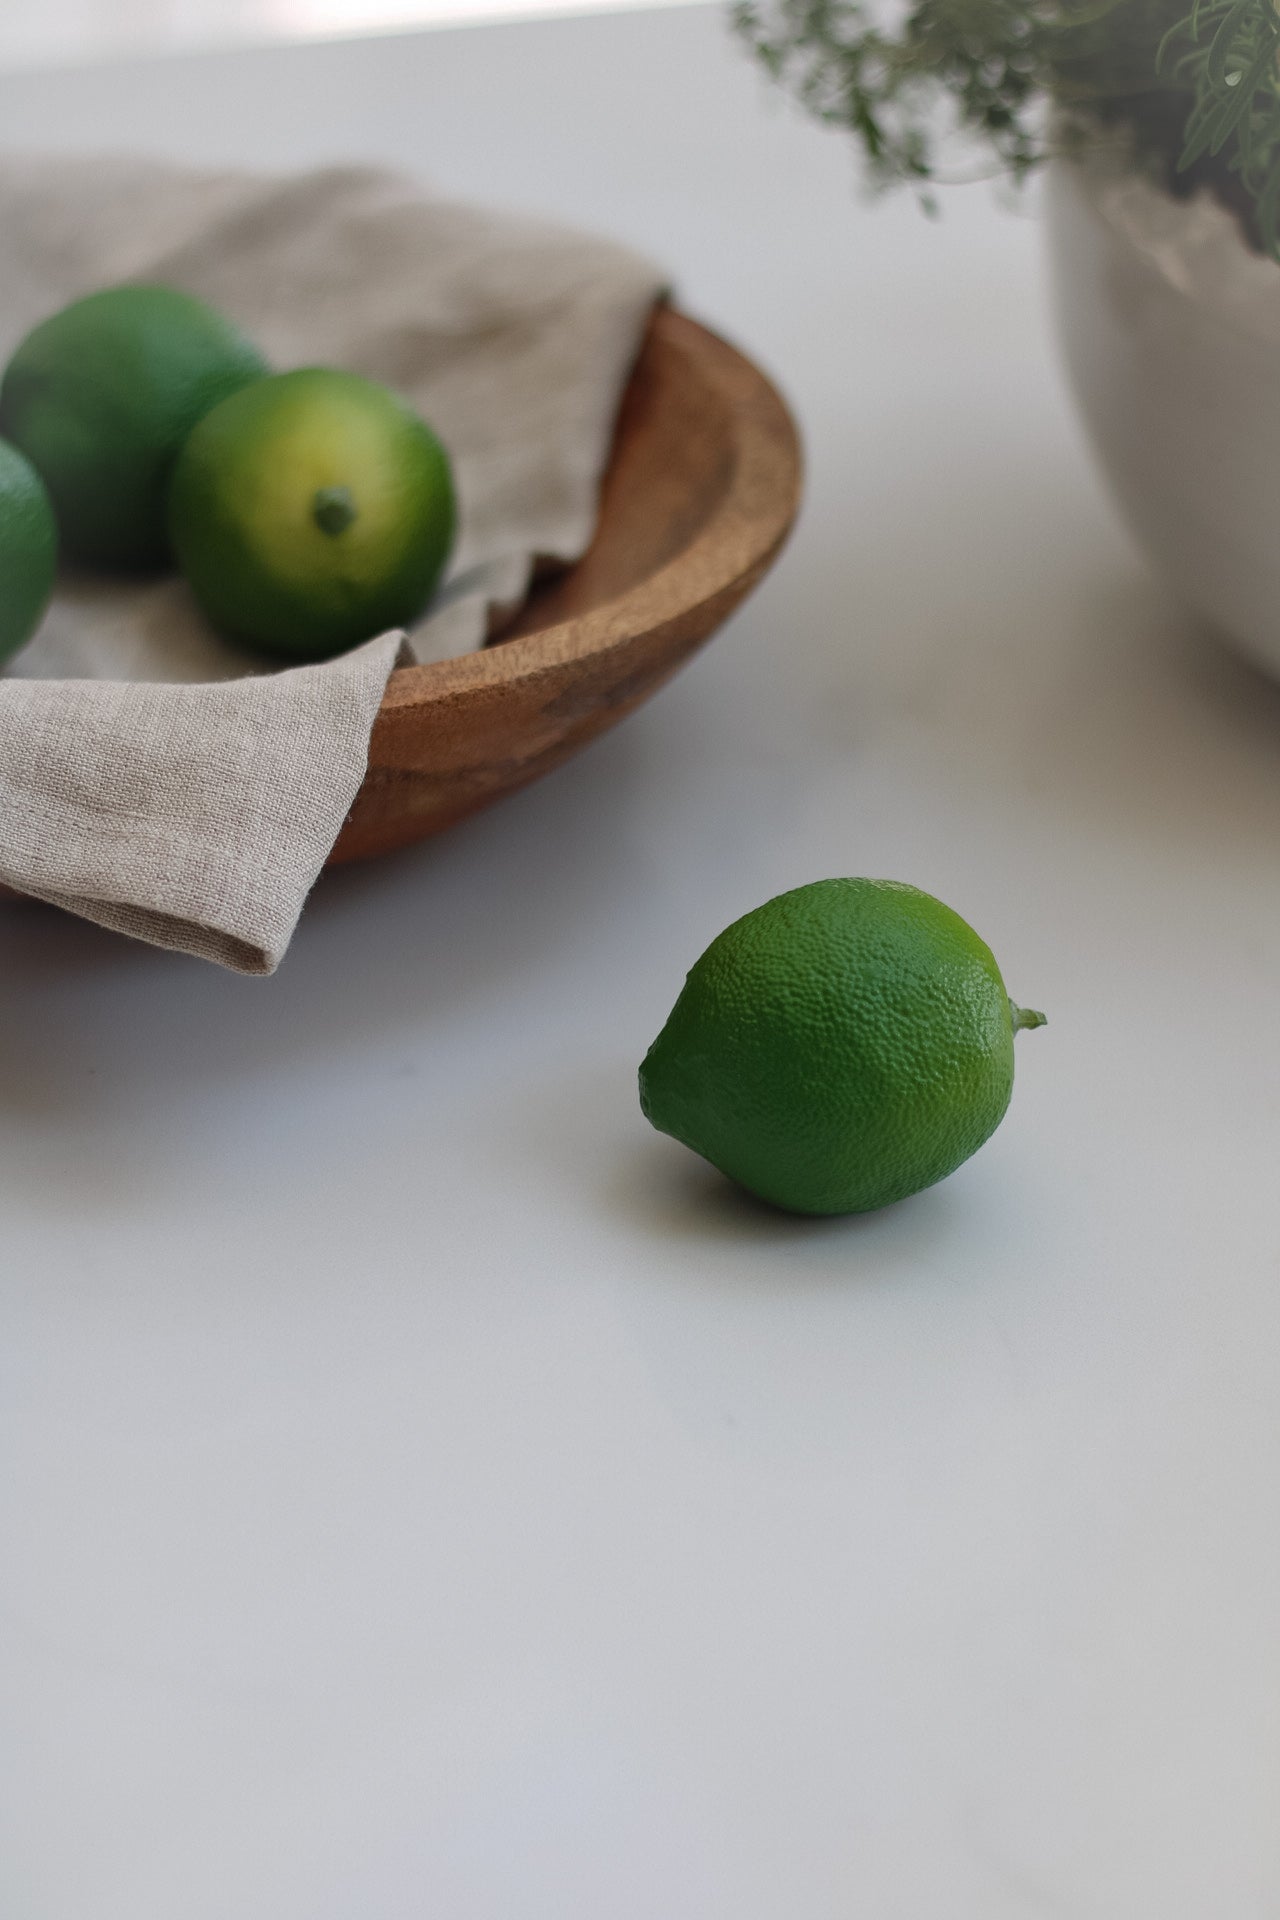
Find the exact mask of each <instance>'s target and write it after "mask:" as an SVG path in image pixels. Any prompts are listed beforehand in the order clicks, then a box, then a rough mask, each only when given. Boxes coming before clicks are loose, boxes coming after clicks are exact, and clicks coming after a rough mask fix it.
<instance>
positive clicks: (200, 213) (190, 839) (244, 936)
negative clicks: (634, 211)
mask: <svg viewBox="0 0 1280 1920" xmlns="http://www.w3.org/2000/svg"><path fill="white" fill-rule="evenodd" d="M0 262H2V263H3V273H2V274H0V360H2V359H4V358H7V356H8V355H9V354H10V353H11V352H12V350H13V348H14V347H15V346H16V345H17V343H18V341H19V340H20V339H21V338H22V336H23V334H24V333H25V332H26V331H27V329H28V328H29V327H30V326H32V325H33V324H34V323H35V322H36V321H37V320H39V319H41V318H42V317H43V316H44V315H45V314H47V313H50V312H52V311H54V310H55V309H56V308H57V307H59V306H62V305H64V304H65V303H66V302H67V301H68V300H70V299H73V298H75V297H76V295H78V294H81V293H85V292H89V291H91V290H92V289H93V288H95V287H99V286H104V285H110V284H112V283H113V282H117V281H122V280H135V281H138V280H140V281H160V282H164V283H166V284H168V285H171V286H177V287H183V288H186V289H187V290H188V291H190V292H192V293H195V294H198V295H199V296H201V297H202V298H203V299H206V300H209V301H212V302H213V303H214V304H215V305H216V306H218V307H220V308H221V309H222V310H223V311H224V312H225V313H227V314H228V315H230V316H231V318H233V319H234V320H236V321H238V322H239V323H240V325H242V326H243V327H244V328H245V329H246V331H247V332H248V333H249V334H250V335H251V336H252V337H253V339H254V340H255V341H256V342H257V343H258V345H259V346H260V347H261V349H262V350H263V352H264V353H265V354H266V355H267V357H268V359H269V360H270V361H271V363H272V365H273V366H275V367H277V368H279V369H284V368H288V367H293V366H303V365H315V364H323V365H331V366H340V367H350V368H352V369H354V370H355V371H357V372H360V373H365V374H369V375H371V376H373V377H374V378H377V379H380V380H385V381H387V382H388V383H389V384H391V385H392V386H394V387H395V388H396V389H397V390H398V391H399V392H401V393H402V394H404V395H405V396H406V398H408V399H409V400H410V401H411V402H412V403H413V405H415V406H416V407H417V408H418V409H419V411H420V412H421V413H422V414H423V415H424V417H425V418H426V419H428V420H429V421H430V422H431V423H432V425H433V426H434V427H435V428H436V430H437V432H438V433H439V434H440V436H441V438H442V439H443V440H444V442H445V444H446V445H447V446H448V448H449V449H450V452H451V454H452V456H453V461H454V469H455V474H456V478H457V483H458V492H459V500H460V507H461V516H460V527H459V538H458V545H457V548H456V551H455V554H454V557H453V560H452V563H451V566H450V569H449V574H448V578H447V579H446V581H445V584H444V587H443V589H442V591H441V592H440V594H439V595H438V596H437V599H436V603H435V604H434V605H433V607H431V608H430V609H429V610H428V613H427V616H426V617H425V619H424V621H423V622H422V624H421V625H420V626H419V627H418V628H417V629H415V631H414V632H413V633H412V634H410V635H409V636H408V640H407V646H408V648H409V649H410V650H411V652H412V654H413V655H414V656H415V657H416V658H417V659H419V660H434V659H442V658H445V657H448V656H449V655H452V654H455V653H461V652H465V651H467V650H468V649H470V648H472V647H476V646H480V645H483V643H484V641H485V638H486V636H487V634H488V632H489V631H490V630H491V628H492V627H493V625H494V624H495V623H496V622H497V621H499V620H500V618H501V615H502V612H503V611H504V610H507V609H509V608H510V607H512V606H513V605H515V604H517V603H518V602H519V600H520V599H521V597H522V596H523V594H524V592H525V590H526V587H527V584H528V580H529V575H530V571H531V567H532V564H533V562H534V560H535V559H537V558H541V557H543V556H547V557H551V558H554V559H557V560H566V561H567V560H572V559H575V558H576V557H577V556H578V555H579V554H581V553H582V552H583V551H584V550H585V548H586V546H587V545H588V543H589V541H590V538H591V534H592V531H593V527H594V522H595V511H596V498H597V493H598V488H599V481H600V477H601V474H602V472H603V468H604V464H605V460H606V458H607V455H608V449H609V442H610V436H611V431H612V426H613V420H614V416H615V413H616V409H617V404H618V400H619V398H620V395H621V392H622V388H623V386H624V385H625V383H626V379H627V375H628V372H629V370H630V367H631V364H632V362H633V360H634V357H635V353H636V350H637V347H638V345H639V341H640V337H641V334H642V332H643V329H644V325H645V321H646V319H647V316H648V313H649V310H650V308H651V307H652V304H653V302H654V300H655V299H656V298H657V297H658V295H659V294H660V292H661V291H662V285H663V282H662V276H661V274H660V273H659V272H658V271H657V269H656V268H655V267H653V266H652V265H651V264H650V263H649V262H647V261H645V260H643V259H640V258H639V257H637V256H636V255H634V254H631V253H629V252H628V251H626V250H625V249H624V248H621V247H618V246H616V245H613V244H612V243H610V242H608V241H603V240H599V239H595V238H591V237H586V236H583V235H579V234H575V233H570V232H566V231H564V230H563V229H560V228H556V227H553V226H549V225H546V224H544V223H542V222H537V221H532V220H527V219H517V218H513V217H510V216H504V215H500V214H495V213H492V212H489V211H482V210H479V209H476V208H474V207H467V206H460V205H456V204H453V203H450V202H447V201H443V200H439V199H435V198H433V197H432V196H430V195H429V194H428V193H426V192H425V191H424V190H423V189H422V188H420V187H418V186H416V185H415V184H413V183H412V182H409V181H406V180H404V179H401V178H398V177H396V176H393V175H388V174H385V173H381V172H375V171H371V170H367V169H350V168H343V169H330V170H326V171H324V172H320V173H311V174H307V175H303V176H297V177H291V178H284V179H281V178H262V177H258V176H252V175H248V174H239V173H236V174H232V173H208V172H194V171H190V170H186V169H179V168H175V167H170V166H163V165H159V164H157V163H154V162H146V161H138V160H130V159H123V158H108V159H103V158H100V157H99V158H94V159H92V160H88V159H86V160H51V159H44V158H39V159H37V158H35V157H24V158H21V159H6V160H3V161H0ZM2 591H3V582H2V581H0V592H2ZM404 644H406V643H405V640H404V636H401V635H399V634H388V635H384V636H383V637H381V638H380V639H376V640H373V641H371V642H370V643H369V644H368V645H366V646H364V647H361V648H359V649H357V650H356V651H355V652H353V653H351V654H348V655H346V656H344V657H343V658H341V659H339V660H336V661H331V662H328V663H326V664H325V665H322V666H314V667H302V668H293V669H289V670H286V671H284V672H270V671H265V670H264V667H263V663H262V662H261V661H258V660H255V659H253V658H251V657H250V656H248V655H245V654H240V653H237V652H236V651H235V650H234V649H232V648H231V647H229V646H228V645H227V644H226V643H225V642H223V641H222V640H220V639H219V638H218V637H217V636H216V635H214V634H213V633H212V632H210V630H209V629H208V628H207V627H206V626H205V624H204V622H203V620H202V619H201V617H200V615H199V613H198V612H197V610H196V608H195V606H194V603H193V602H192V600H191V597H190V595H189V593H188V591H187V589H186V587H185V585H184V583H183V582H182V581H181V580H180V579H178V578H176V577H172V576H170V577H167V578H164V579H160V580H149V581H133V580H129V581H120V580H111V579H107V578H105V577H102V578H99V577H88V576H80V577H77V578H71V577H68V578H67V579H65V580H64V581H63V582H62V583H61V584H60V586H59V588H58V591H57V593H56V595H55V598H54V602H53V605H52V606H51V608H50V610H49V613H48V615H47V617H46V619H45V622H44V624H43V626H42V627H41V629H40V632H39V633H38V634H37V635H36V636H35V638H34V639H33V640H32V641H31V642H30V644H29V645H28V646H27V647H26V648H25V649H24V651H23V652H22V653H21V654H20V655H19V656H18V657H17V658H16V659H15V660H14V661H13V662H11V663H10V666H9V669H8V672H7V675H6V677H5V678H4V679H2V680H0V881H3V882H5V883H7V884H8V885H10V886H12V887H16V888H18V889H19V890H20V891H21V892H23V893H28V894H34V895H37V896H38V897H39V898H41V899H45V900H50V901H53V902H54V903H55V904H56V905H58V906H63V907H67V908H69V909H70V910H71V911H73V912H75V913H80V914H83V915H84V916H85V917H86V918H88V919H91V920H96V921H98V922H100V923H101V924H103V925H105V926H110V927H115V928H118V929H119V930H120V931H121V932H124V933H128V934H132V935H134V936H136V937H137V938H139V939H143V940H150V941H153V942H154V943H155V944H157V945H159V946H165V947H175V948H179V949H182V950H184V951H186V952H189V953H195V954H199V955H201V956H203V957H204V958H205V959H210V960H217V961H220V962H221V963H222V964H223V965H225V966H229V967H234V968H236V969H238V970H240V971H241V972H245V973H270V972H272V971H273V970H274V968H275V967H276V966H277V965H278V964H279V962H280V960H281V958H282V956H283V954H284V951H285V949H286V947H287V946H288V944H289V939H290V936H291V935H292V932H293V928H294V926H295V924H296V922H297V918H298V915H299V913H300V912H301V909H302V905H303V902H304V901H305V899H306V896H307V893H308V891H309V890H310V888H311V886H312V884H313V882H314V880H315V878H316V875H317V874H318V872H319V870H320V868H321V866H322V865H323V863H324V860H325V857H326V855H327V854H328V852H329V850H330V848H331V847H332V845H333V842H334V840H335V839H336V838H337V835H338V831H339V829H340V827H341V825H342V822H343V820H344V818H345V817H346V814H347V812H348V810H349V809H350V807H351V804H352V802H353V800H354V798H355V795H356V792H357V790H358V789H359V786H360V782H361V779H362V778H363V774H364V769H365V763H366V759H367V755H368V744H369V733H370V729H371V727H372V725H373V721H374V717H375V715H376V713H377V710H378V705H379V702H380V700H381V697H382V693H383V689H384V687H385V684H386V680H387V675H388V674H389V672H390V671H391V668H392V665H393V664H394V662H395V659H396V656H397V652H398V650H399V648H400V647H401V646H402V645H404Z"/></svg>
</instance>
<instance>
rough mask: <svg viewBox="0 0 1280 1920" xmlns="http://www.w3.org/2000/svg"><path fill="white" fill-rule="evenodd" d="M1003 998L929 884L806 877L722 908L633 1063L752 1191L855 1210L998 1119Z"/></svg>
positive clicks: (994, 972) (918, 1175)
mask: <svg viewBox="0 0 1280 1920" xmlns="http://www.w3.org/2000/svg"><path fill="white" fill-rule="evenodd" d="M1043 1024H1044V1015H1043V1014H1039V1013H1027V1012H1024V1011H1023V1010H1022V1009H1021V1008H1019V1007H1015V1006H1014V1005H1013V1003H1012V1002H1011V1000H1010V999H1009V996H1008V994H1007V993H1006V992H1005V990H1004V983H1003V981H1002V980H1001V978H1000V971H999V969H998V967H997V966H996V963H995V961H994V960H993V958H992V957H991V953H990V951H989V949H988V948H987V947H986V946H985V945H984V944H983V942H982V941H981V940H980V939H979V938H978V936H977V934H976V933H975V932H974V931H973V929H972V927H970V926H968V925H966V923H965V922H964V921H963V920H962V919H961V918H960V916H959V914H956V913H953V912H952V911H951V909H950V907H945V906H943V904H942V902H941V901H940V900H935V899H934V898H933V897H932V895H930V894H927V893H921V892H920V891H919V890H918V889H917V888H915V887H908V886H903V885H901V884H899V883H898V882H897V881H893V880H819V881H817V882H815V883H814V884H813V885H812V886H807V887H797V888H796V889H795V890H794V891H793V892H791V893H783V894H779V895H778V897H777V898H776V899H774V900H769V901H767V902H766V903H765V905H764V906H762V907H757V908H756V910H755V911H754V913H748V914H746V915H745V916H744V917H743V918H742V919H741V920H735V921H734V923H733V925H732V926H731V927H727V928H726V929H725V931H724V932H723V933H722V934H721V935H720V936H719V938H718V939H716V940H713V941H712V943H711V945H710V946H709V947H708V948H707V951H706V952H705V953H704V954H703V955H702V958H701V959H700V960H699V961H698V962H697V963H696V964H695V966H694V968H693V970H692V972H691V973H690V974H689V977H688V979H687V980H686V982H685V986H684V991H683V992H682V993H681V995H680V998H679V999H678V1000H677V1002H676V1004H675V1007H674V1008H673V1009H672V1013H671V1017H670V1019H669V1020H668V1021H667V1024H666V1026H665V1027H664V1028H663V1030H662V1032H661V1033H660V1034H659V1035H658V1038H657V1039H656V1040H655V1041H654V1043H653V1045H652V1047H650V1049H649V1052H648V1055H647V1056H646V1058H645V1061H644V1064H643V1066H642V1067H641V1069H640V1104H641V1106H642V1108H643V1109H644V1112H645V1114H646V1116H647V1117H648V1118H649V1119H650V1120H651V1121H652V1122H653V1124H654V1126H655V1127H657V1128H658V1129H659V1130H660V1131H661V1132H663V1133H670V1134H674V1136H675V1138H676V1139H677V1140H681V1141H683V1142H684V1144H685V1145H686V1146H689V1147H692V1148H693V1150H694V1152H695V1153H700V1154H702V1155H703V1157H704V1158H705V1159H707V1160H710V1161H711V1162H712V1164H713V1165H714V1166H717V1167H719V1168H720V1170H721V1171H722V1172H723V1173H727V1174H728V1175H729V1176H730V1178H731V1179H733V1180H736V1181H738V1182H739V1184H740V1185H742V1186H744V1187H748V1188H749V1189H750V1190H751V1191H752V1192H753V1193H756V1194H759V1195H760V1197H761V1198H762V1199H764V1200H769V1201H772V1202H773V1203H774V1204H775V1205H776V1206H779V1207H786V1208H788V1209H790V1210H791V1211H792V1212H795V1213H866V1212H869V1211H870V1210H871V1209H872V1208H874V1207H884V1206H887V1205H888V1204H889V1203H890V1201H893V1200H901V1199H903V1198H905V1196H906V1195H907V1194H909V1193H917V1192H919V1190H920V1189H921V1188H922V1187H928V1186H932V1185H933V1183H934V1181H935V1180H941V1179H943V1178H944V1177H945V1175H947V1174H948V1173H952V1172H953V1171H954V1170H955V1168H956V1167H958V1166H959V1165H960V1163H961V1162H962V1161H964V1160H967V1159H968V1158H969V1155H970V1154H971V1153H975V1152H976V1151H977V1149H978V1148H979V1147H980V1146H981V1145H982V1143H983V1141H984V1140H986V1139H987V1138H988V1136H989V1135H990V1134H992V1133H993V1132H994V1131H995V1129H996V1127H997V1126H999V1124H1000V1121H1001V1119H1002V1118H1003V1116H1004V1112H1005V1109H1006V1107H1007V1106H1008V1104H1009V1096H1010V1094H1011V1093H1012V1091H1013V1036H1014V1033H1015V1032H1016V1031H1017V1030H1018V1028H1020V1027H1038V1026H1042V1025H1043Z"/></svg>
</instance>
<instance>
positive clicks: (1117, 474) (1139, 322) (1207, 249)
mask: <svg viewBox="0 0 1280 1920" xmlns="http://www.w3.org/2000/svg"><path fill="white" fill-rule="evenodd" d="M1047 198H1048V221H1049V245H1050V258H1051V266H1052V283H1053V298H1054V305H1055V308H1056V314H1057V322H1058V329H1059V333H1060V336H1061V341H1062V346H1063V351H1064V355H1065V359H1066V364H1067V368H1068V372H1069V375H1070V379H1071V384H1072V386H1073V387H1074V390H1075V394H1076V398H1077V401H1078V402H1079V406H1080V411H1081V413H1082V414H1083V416H1084V420H1085V424H1086V426H1087V428H1088V431H1089V434H1090V437H1091V439H1092V441H1093V444H1094V447H1095V449H1096V452H1097V454H1098V458H1099V460H1100V462H1101V464H1102V467H1103V469H1104V471H1105V473H1106V475H1107V478H1108V480H1109V481H1110V483H1111V486H1112V488H1113V490H1114V492H1115V495H1116V497H1117V499H1118V501H1119V503H1120V507H1121V509H1122V511H1123V513H1124V515H1125V518H1126V519H1127V521H1128V523H1129V525H1130V527H1131V528H1132V530H1133V532H1134V533H1135V534H1136V536H1137V538H1138V540H1139V541H1140V542H1141V544H1142V545H1143V546H1144V547H1145V548H1146V550H1147V551H1148V553H1149V554H1150V555H1151V557H1152V559H1153V560H1154V561H1155V563H1156V565H1157V566H1158V567H1159V569H1160V570H1161V572H1162V573H1164V574H1165V575H1166V576H1167V577H1168V579H1169V580H1170V581H1171V582H1172V584H1173V585H1174V587H1175V588H1176V589H1177V590H1178V591H1179V592H1180V594H1181V595H1182V596H1183V597H1184V598H1185V599H1186V600H1187V601H1188V602H1189V604H1190V605H1191V606H1192V607H1193V608H1195V609H1196V610H1197V611H1198V612H1199V613H1200V614H1201V615H1203V616H1204V618H1205V619H1206V620H1208V621H1209V622H1210V623H1211V624H1212V625H1213V626H1215V627H1216V628H1218V629H1220V630H1221V631H1222V632H1223V633H1224V634H1226V635H1227V636H1229V637H1230V638H1231V639H1232V640H1234V641H1236V642H1237V643H1238V644H1239V645H1240V646H1241V647H1243V648H1245V649H1246V650H1247V651H1248V652H1249V653H1251V654H1252V655H1253V656H1254V658H1255V659H1257V660H1258V661H1260V662H1262V663H1263V664H1264V665H1265V666H1266V667H1268V668H1269V669H1270V670H1271V671H1272V672H1274V673H1280V267H1277V266H1276V264H1275V263H1274V262H1273V261H1271V260H1268V259H1265V258H1263V257H1262V256H1261V255H1259V254H1257V253H1254V252H1253V251H1251V250H1250V248H1249V247H1248V246H1247V245H1246V244H1245V242H1244V240H1243V239H1242V238H1241V234H1240V230H1239V228H1238V226H1237V225H1236V222H1235V221H1234V219H1233V218H1232V216H1231V215H1230V214H1229V213H1228V212H1227V211H1226V210H1225V209H1224V208H1223V207H1221V206H1220V205H1219V204H1218V203H1217V202H1216V201H1214V200H1212V199H1211V198H1209V197H1208V196H1207V195H1204V194H1201V195H1199V196H1198V197H1197V198H1195V199H1193V200H1175V199H1173V198H1172V196H1170V195H1168V194H1166V193H1163V192H1162V191H1161V190H1160V189H1159V188H1158V187H1156V186H1154V185H1152V184H1151V183H1150V182H1149V181H1147V180H1145V179H1143V178H1141V177H1139V176H1138V175H1136V174H1134V173H1132V172H1130V171H1129V170H1127V169H1126V168H1124V167H1123V165H1122V164H1121V163H1119V162H1118V161H1117V160H1115V159H1114V158H1109V157H1103V156H1099V155H1094V156H1090V157H1089V158H1087V159H1085V160H1080V161H1070V162H1067V161H1063V162H1059V163H1058V164H1057V165H1056V166H1055V167H1054V168H1053V169H1051V175H1050V180H1049V183H1048V193H1047Z"/></svg>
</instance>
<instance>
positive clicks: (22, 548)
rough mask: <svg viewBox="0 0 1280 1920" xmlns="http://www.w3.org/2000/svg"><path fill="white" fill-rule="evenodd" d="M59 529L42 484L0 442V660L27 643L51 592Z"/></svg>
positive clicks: (28, 466) (14, 451)
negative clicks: (55, 523)
mask: <svg viewBox="0 0 1280 1920" xmlns="http://www.w3.org/2000/svg"><path fill="white" fill-rule="evenodd" d="M57 564H58V533H57V528H56V527H55V525H54V520H53V508H52V507H51V506H50V505H49V496H48V494H47V493H46V492H45V489H44V485H43V482H42V481H41V479H40V476H39V474H38V473H37V472H36V470H35V468H34V467H33V466H32V465H31V462H30V461H29V460H25V459H24V458H23V456H22V455H21V454H20V453H19V452H18V450H17V448H16V447H11V446H10V445H9V443H8V441H7V440H0V662H3V661H5V660H7V659H9V657H10V655H11V654H15V653H16V652H17V651H18V648H19V647H21V646H23V645H24V644H25V642H26V641H28V640H29V639H30V638H31V636H32V634H33V633H34V632H35V630H36V628H37V627H38V626H39V625H40V619H41V616H42V614H43V613H44V610H45V608H46V607H47V606H48V604H49V595H50V594H51V593H52V592H53V575H54V569H55V568H56V566H57Z"/></svg>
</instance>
